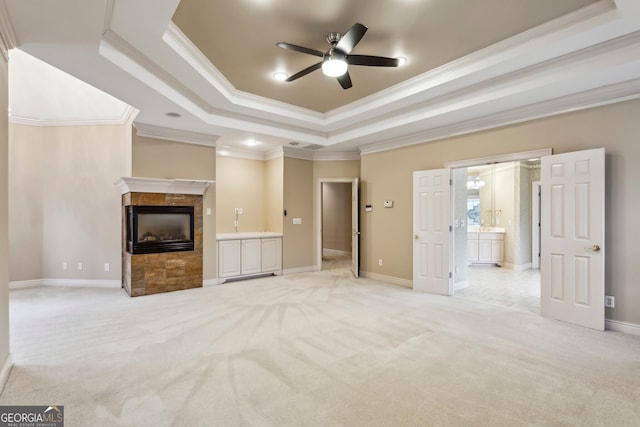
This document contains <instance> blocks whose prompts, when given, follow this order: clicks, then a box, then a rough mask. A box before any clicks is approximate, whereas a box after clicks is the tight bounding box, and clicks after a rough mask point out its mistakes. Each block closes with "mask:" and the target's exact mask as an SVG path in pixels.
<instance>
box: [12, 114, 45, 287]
mask: <svg viewBox="0 0 640 427" xmlns="http://www.w3.org/2000/svg"><path fill="white" fill-rule="evenodd" d="M45 130H46V128H44V127H41V126H24V125H16V124H12V125H11V126H10V128H9V132H10V133H11V135H10V137H9V140H10V141H19V143H15V142H12V143H11V144H10V147H9V159H10V161H9V176H10V177H11V182H12V190H11V191H10V192H9V211H10V216H11V230H10V232H9V247H10V248H11V252H10V254H9V265H11V280H12V281H22V280H33V279H42V278H44V277H45V276H44V273H43V266H44V259H43V255H44V253H43V252H44V246H43V243H42V239H43V237H44V229H43V228H44V195H43V191H42V188H43V185H44V183H45V182H44V167H43V165H44V159H45V147H44V144H45ZM34 165H36V167H34Z"/></svg>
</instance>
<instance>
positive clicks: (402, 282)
mask: <svg viewBox="0 0 640 427" xmlns="http://www.w3.org/2000/svg"><path fill="white" fill-rule="evenodd" d="M360 275H361V276H362V277H366V278H367V279H373V280H379V281H380V282H386V283H391V284H392V285H398V286H402V287H404V288H409V289H413V281H412V280H407V279H401V278H399V277H393V276H385V275H384V274H378V273H372V272H370V271H360Z"/></svg>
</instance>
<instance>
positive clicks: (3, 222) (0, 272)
mask: <svg viewBox="0 0 640 427" xmlns="http://www.w3.org/2000/svg"><path fill="white" fill-rule="evenodd" d="M0 44H2V40H0ZM0 49H1V51H0V369H8V368H9V366H7V365H6V363H7V362H9V245H8V242H9V235H8V234H9V232H8V231H9V209H8V205H9V174H8V170H9V154H8V153H9V124H8V116H9V111H8V105H9V89H8V82H9V80H8V63H7V59H6V58H7V56H5V55H6V53H7V52H6V51H5V50H4V48H3V46H0ZM3 373H6V374H7V375H8V371H6V370H3ZM2 385H3V384H0V387H1V386H2Z"/></svg>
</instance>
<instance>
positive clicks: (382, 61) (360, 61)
mask: <svg viewBox="0 0 640 427" xmlns="http://www.w3.org/2000/svg"><path fill="white" fill-rule="evenodd" d="M347 63H349V64H351V65H368V66H370V67H397V66H399V65H400V61H399V60H398V59H397V58H386V57H384V56H371V55H349V56H347Z"/></svg>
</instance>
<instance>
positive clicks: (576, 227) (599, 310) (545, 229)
mask: <svg viewBox="0 0 640 427" xmlns="http://www.w3.org/2000/svg"><path fill="white" fill-rule="evenodd" d="M604 165H605V152H604V149H603V148H599V149H593V150H585V151H577V152H572V153H565V154H558V155H553V156H544V157H542V164H541V181H542V199H541V207H542V218H541V219H542V221H541V222H542V226H541V233H542V244H541V246H542V248H541V249H542V250H541V252H542V256H541V267H540V268H541V278H542V287H541V299H540V306H541V313H542V315H543V316H546V317H551V318H554V319H558V320H562V321H566V322H570V323H574V324H578V325H582V326H586V327H589V328H593V329H597V330H604V268H605V265H604V263H605V251H604V201H605V200H604V188H605V187H604Z"/></svg>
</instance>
